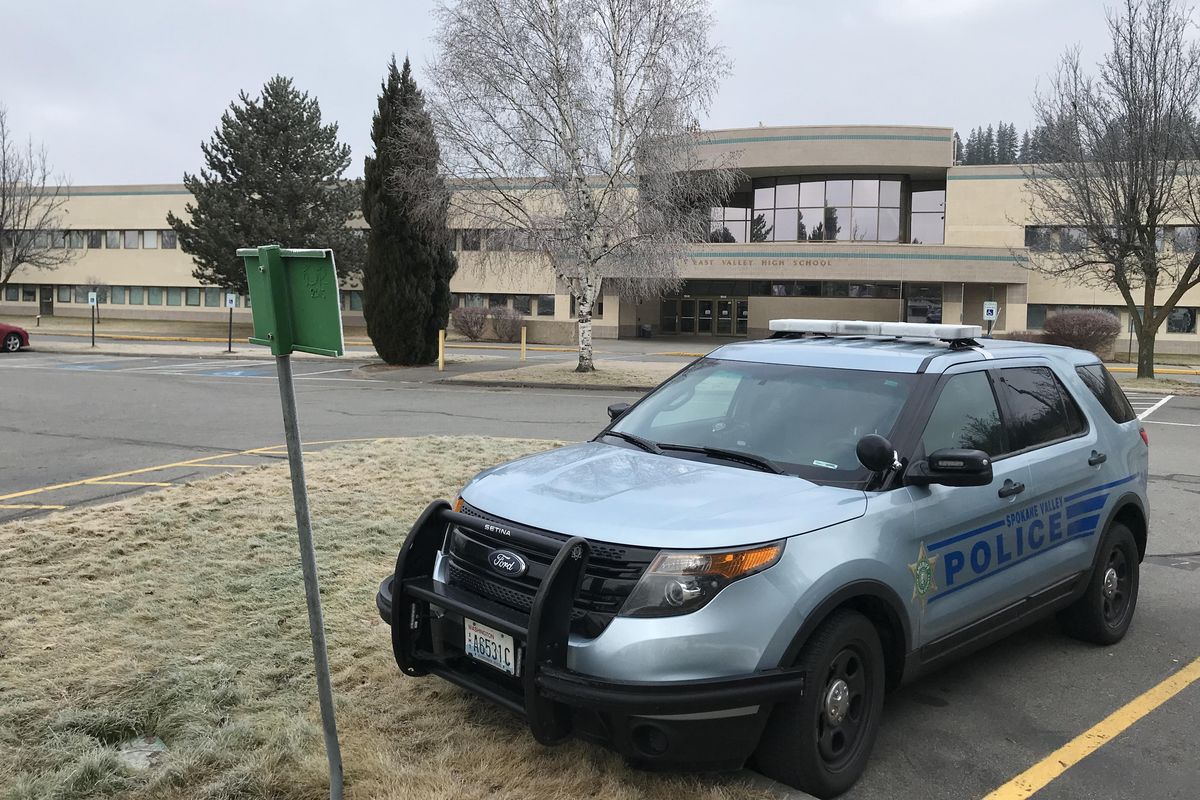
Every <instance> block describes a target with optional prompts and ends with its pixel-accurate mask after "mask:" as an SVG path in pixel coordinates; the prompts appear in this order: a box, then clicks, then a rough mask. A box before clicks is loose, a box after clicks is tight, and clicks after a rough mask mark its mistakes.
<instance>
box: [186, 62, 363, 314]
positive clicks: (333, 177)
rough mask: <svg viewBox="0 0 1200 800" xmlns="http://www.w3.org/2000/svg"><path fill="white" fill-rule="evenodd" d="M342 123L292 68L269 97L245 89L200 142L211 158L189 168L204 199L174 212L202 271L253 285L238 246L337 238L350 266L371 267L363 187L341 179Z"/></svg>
mask: <svg viewBox="0 0 1200 800" xmlns="http://www.w3.org/2000/svg"><path fill="white" fill-rule="evenodd" d="M337 132H338V129H337V124H336V123H332V124H329V125H322V124H321V108H320V106H319V105H318V104H317V101H316V98H310V97H309V96H308V93H307V92H301V91H299V90H298V89H296V87H295V86H293V85H292V80H291V78H285V77H283V76H279V75H277V76H276V77H274V78H272V79H271V80H269V81H268V82H267V84H266V85H265V86H263V90H262V95H261V96H260V97H256V98H252V97H250V96H249V95H247V94H246V93H245V92H240V93H239V94H238V100H237V101H236V102H234V103H230V104H229V109H228V110H227V111H226V112H225V113H224V114H222V115H221V124H220V126H219V127H218V128H217V129H216V130H215V131H214V132H213V137H212V139H211V140H210V141H208V142H207V143H204V144H201V145H200V149H201V151H202V152H203V153H204V163H205V167H204V168H203V169H201V170H200V173H199V174H198V175H189V174H187V173H184V176H183V184H184V186H186V187H187V189H188V191H189V192H191V194H192V197H193V198H194V199H195V202H194V203H188V204H187V206H186V209H187V214H186V215H185V218H180V217H176V216H175V215H174V214H171V213H168V214H167V224H169V225H170V226H171V227H172V228H173V229H174V230H175V232H176V233H177V234H178V235H179V246H180V248H182V249H183V251H184V252H185V253H188V254H189V255H191V256H192V261H193V263H194V264H195V268H194V269H193V270H192V275H193V276H194V277H195V278H196V279H197V280H199V281H200V282H202V283H204V284H206V285H208V286H221V287H227V288H229V289H230V290H233V291H240V292H243V293H244V292H245V291H246V273H245V266H244V265H243V263H242V260H241V259H240V258H238V257H237V256H236V255H234V253H235V251H236V250H237V249H238V248H239V247H257V246H258V245H264V244H279V245H282V246H284V247H311V248H317V247H327V248H332V249H333V251H334V254H335V256H336V258H337V262H338V270H339V272H340V273H341V274H342V275H346V274H348V273H354V272H357V271H358V270H360V269H361V268H362V240H361V238H360V237H359V236H358V235H357V234H356V233H355V232H354V231H352V230H351V229H350V228H348V227H347V223H348V222H349V221H350V219H351V218H352V217H353V215H354V212H355V207H356V195H357V187H356V186H354V185H353V184H352V183H349V182H347V181H343V180H342V173H343V172H345V170H346V168H347V167H348V166H350V148H349V147H348V146H346V145H344V144H341V143H339V142H338V137H337Z"/></svg>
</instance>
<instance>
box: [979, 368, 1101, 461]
mask: <svg viewBox="0 0 1200 800" xmlns="http://www.w3.org/2000/svg"><path fill="white" fill-rule="evenodd" d="M999 391H1000V393H1001V395H1002V396H1003V398H1004V403H1005V405H1006V406H1007V408H1008V414H1009V416H1008V429H1009V441H1010V444H1011V446H1012V450H1014V451H1015V450H1027V449H1029V448H1031V447H1038V446H1039V445H1044V444H1049V443H1050V442H1056V441H1059V440H1060V439H1069V438H1070V437H1072V436H1078V435H1079V434H1081V433H1083V432H1084V431H1086V430H1087V422H1086V421H1085V420H1084V417H1083V412H1082V411H1080V410H1079V406H1077V405H1076V404H1075V400H1074V399H1073V398H1072V397H1071V395H1069V394H1068V393H1067V390H1066V389H1064V388H1063V385H1062V383H1060V382H1059V380H1058V378H1057V377H1055V375H1054V372H1053V371H1052V370H1051V369H1050V368H1049V367H1010V368H1009V369H1002V370H1000V387H999Z"/></svg>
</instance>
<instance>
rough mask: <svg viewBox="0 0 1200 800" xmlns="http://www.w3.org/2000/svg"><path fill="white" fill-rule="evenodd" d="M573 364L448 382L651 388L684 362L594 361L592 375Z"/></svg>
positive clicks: (556, 363)
mask: <svg viewBox="0 0 1200 800" xmlns="http://www.w3.org/2000/svg"><path fill="white" fill-rule="evenodd" d="M575 364H576V362H575V361H573V360H571V361H554V362H549V363H542V364H532V365H530V366H527V367H516V368H514V369H503V370H494V371H491V372H472V373H470V374H468V375H461V376H455V377H454V378H450V379H449V380H451V381H456V380H463V381H473V382H478V383H496V384H514V385H520V384H545V383H555V384H565V385H570V386H631V387H639V388H641V387H646V388H649V387H652V386H657V385H658V384H660V383H662V382H663V381H665V380H666V379H667V378H669V377H671V376H672V375H674V374H675V373H676V372H678V371H679V370H681V369H683V367H684V366H685V364H686V362H683V361H679V362H674V361H671V362H664V361H597V362H596V370H595V372H576V371H575Z"/></svg>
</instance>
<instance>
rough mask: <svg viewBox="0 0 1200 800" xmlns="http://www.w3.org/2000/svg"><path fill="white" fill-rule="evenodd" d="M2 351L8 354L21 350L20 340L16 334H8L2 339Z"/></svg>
mask: <svg viewBox="0 0 1200 800" xmlns="http://www.w3.org/2000/svg"><path fill="white" fill-rule="evenodd" d="M4 349H5V350H7V351H8V352H10V353H15V352H17V351H18V350H20V349H21V340H20V339H19V338H18V337H17V335H16V334H14V333H10V334H9V335H8V336H6V337H5V339H4Z"/></svg>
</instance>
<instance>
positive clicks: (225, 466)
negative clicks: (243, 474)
mask: <svg viewBox="0 0 1200 800" xmlns="http://www.w3.org/2000/svg"><path fill="white" fill-rule="evenodd" d="M189 466H192V467H207V468H208V469H254V468H255V467H257V466H258V465H257V464H190V465H189Z"/></svg>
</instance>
